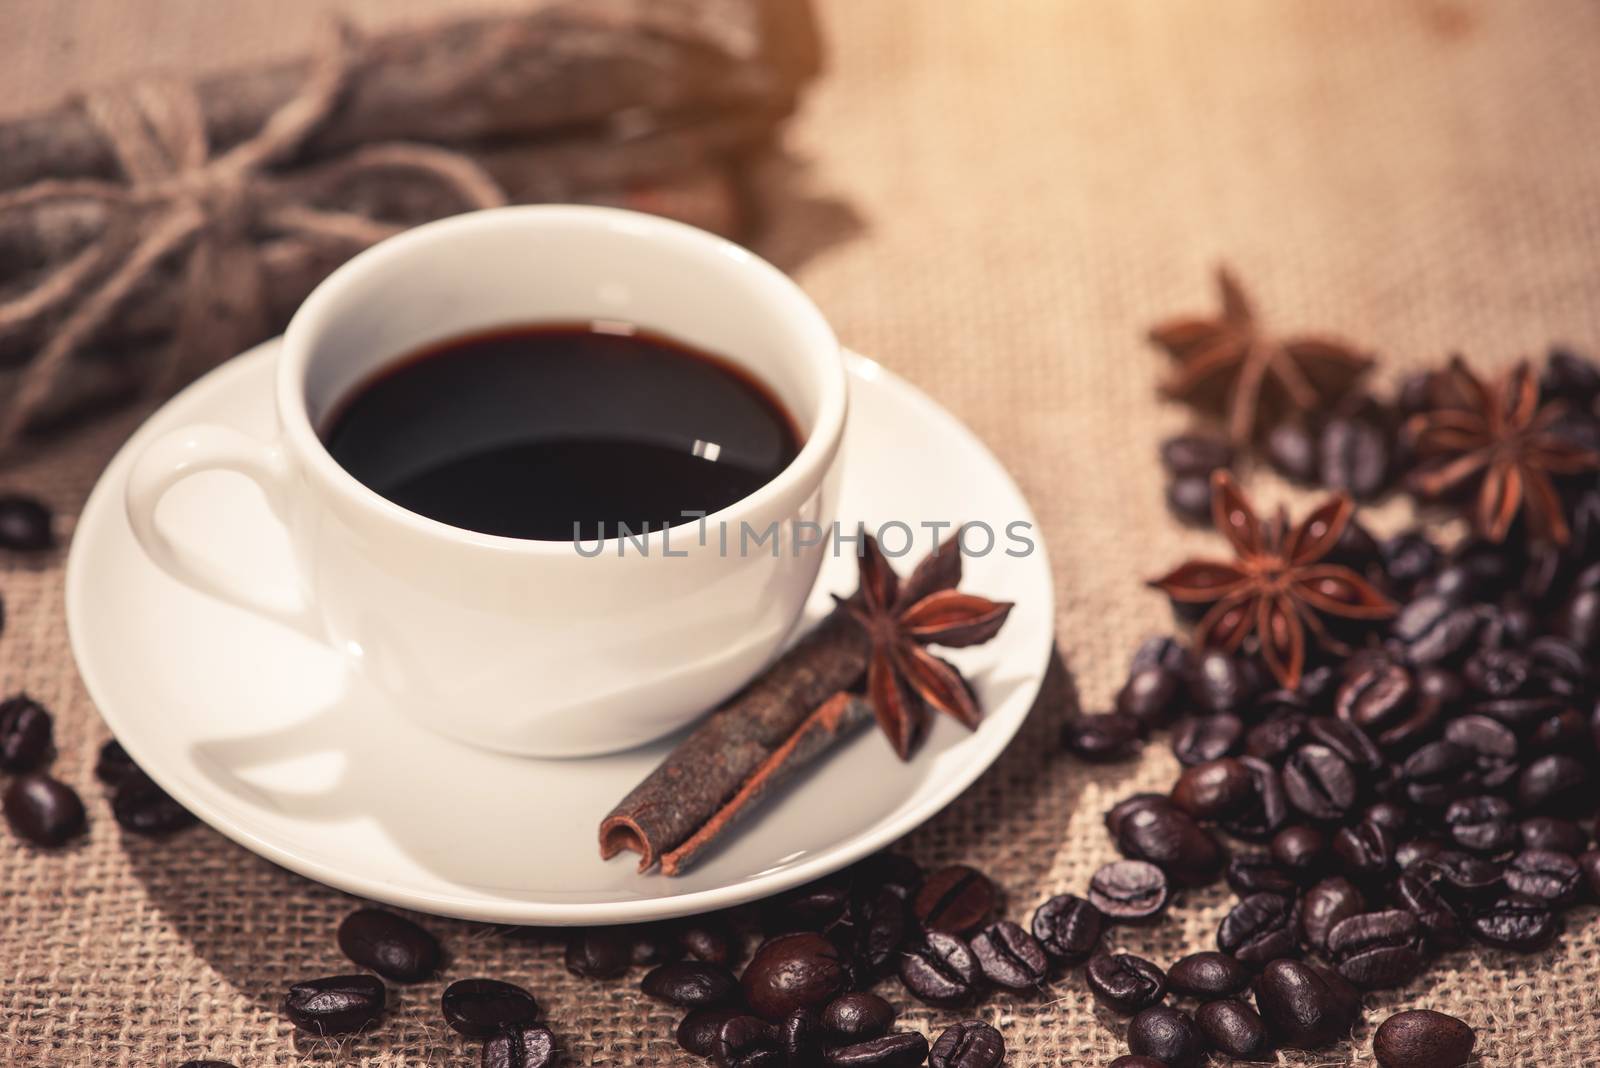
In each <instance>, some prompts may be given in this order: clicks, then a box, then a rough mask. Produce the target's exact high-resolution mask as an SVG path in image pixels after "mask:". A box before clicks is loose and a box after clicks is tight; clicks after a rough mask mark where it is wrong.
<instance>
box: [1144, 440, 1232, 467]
mask: <svg viewBox="0 0 1600 1068" xmlns="http://www.w3.org/2000/svg"><path fill="white" fill-rule="evenodd" d="M1232 463H1233V446H1231V445H1229V444H1228V443H1227V442H1226V441H1224V440H1223V439H1222V438H1216V437H1212V436H1211V435H1209V434H1179V435H1177V436H1176V437H1170V438H1168V439H1167V440H1166V441H1163V442H1162V443H1161V466H1162V467H1165V468H1166V469H1167V470H1168V471H1170V472H1171V473H1172V474H1174V475H1209V474H1211V472H1213V471H1215V470H1217V469H1218V468H1219V467H1227V466H1229V465H1230V464H1232Z"/></svg>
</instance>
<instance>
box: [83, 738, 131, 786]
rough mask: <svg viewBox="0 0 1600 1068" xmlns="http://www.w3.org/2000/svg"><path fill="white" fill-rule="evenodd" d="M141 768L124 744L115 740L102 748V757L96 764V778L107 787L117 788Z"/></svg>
mask: <svg viewBox="0 0 1600 1068" xmlns="http://www.w3.org/2000/svg"><path fill="white" fill-rule="evenodd" d="M138 770H139V766H138V765H137V764H135V763H134V762H133V758H132V757H130V756H128V753H127V750H125V749H123V748H122V743H121V742H119V741H117V740H116V739H115V738H113V739H111V740H110V741H108V742H107V743H106V744H105V745H102V746H101V747H100V756H99V757H98V758H97V759H96V760H95V763H94V777H95V778H97V779H99V780H100V781H101V782H103V783H105V784H106V785H107V786H116V785H117V784H118V783H120V782H121V781H122V780H123V779H125V778H127V777H128V775H129V774H130V773H132V772H135V771H138Z"/></svg>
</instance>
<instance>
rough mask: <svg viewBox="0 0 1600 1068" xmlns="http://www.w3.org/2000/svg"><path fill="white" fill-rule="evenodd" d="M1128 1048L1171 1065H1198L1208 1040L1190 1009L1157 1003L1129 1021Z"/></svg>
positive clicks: (1180, 1067) (1178, 1067)
mask: <svg viewBox="0 0 1600 1068" xmlns="http://www.w3.org/2000/svg"><path fill="white" fill-rule="evenodd" d="M1128 1050H1129V1052H1131V1053H1133V1054H1134V1055H1136V1056H1139V1057H1151V1058H1154V1059H1155V1060H1157V1061H1160V1062H1161V1063H1162V1064H1164V1065H1166V1066H1167V1068H1195V1066H1196V1065H1198V1064H1199V1063H1200V1058H1201V1057H1203V1056H1204V1055H1205V1050H1206V1041H1205V1037H1204V1036H1203V1035H1202V1034H1201V1033H1200V1028H1199V1026H1198V1025H1196V1024H1195V1022H1194V1018H1193V1017H1191V1016H1190V1015H1189V1014H1188V1013H1186V1012H1182V1011H1180V1010H1178V1009H1170V1008H1168V1007H1167V1006H1165V1005H1155V1006H1152V1007H1151V1008H1148V1009H1145V1010H1144V1011H1143V1012H1141V1013H1140V1014H1139V1015H1137V1016H1135V1017H1134V1018H1133V1021H1132V1022H1131V1023H1129V1024H1128Z"/></svg>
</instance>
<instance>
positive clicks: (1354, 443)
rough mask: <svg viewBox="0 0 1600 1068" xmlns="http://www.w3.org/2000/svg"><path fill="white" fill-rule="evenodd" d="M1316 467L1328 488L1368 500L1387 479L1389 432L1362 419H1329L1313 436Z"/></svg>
mask: <svg viewBox="0 0 1600 1068" xmlns="http://www.w3.org/2000/svg"><path fill="white" fill-rule="evenodd" d="M1317 469H1318V472H1319V474H1320V476H1321V479H1322V484H1323V485H1324V486H1327V487H1328V488H1329V489H1333V490H1344V491H1345V492H1347V493H1349V494H1350V495H1351V496H1352V497H1355V498H1356V499H1357V500H1369V499H1370V498H1372V497H1375V496H1377V495H1378V494H1379V493H1380V492H1381V491H1382V490H1383V488H1384V486H1385V485H1387V484H1388V481H1389V435H1388V434H1387V433H1386V432H1385V431H1384V429H1383V428H1382V427H1380V426H1378V425H1377V424H1375V423H1372V422H1370V421H1368V420H1366V419H1360V418H1344V417H1339V416H1336V417H1334V418H1332V419H1329V420H1328V421H1327V422H1326V423H1324V424H1323V426H1322V434H1321V436H1320V437H1319V438H1318V440H1317Z"/></svg>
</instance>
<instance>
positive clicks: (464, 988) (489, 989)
mask: <svg viewBox="0 0 1600 1068" xmlns="http://www.w3.org/2000/svg"><path fill="white" fill-rule="evenodd" d="M356 978H360V979H371V977H370V976H357V977H356ZM372 981H373V982H377V980H372ZM381 985H382V984H379V986H380V987H381ZM378 1007H379V1008H380V1009H381V1008H382V1007H383V999H382V996H381V995H380V996H379V999H378ZM439 1008H440V1010H441V1011H442V1012H443V1013H444V1022H445V1023H447V1024H449V1025H450V1026H451V1028H453V1029H454V1030H456V1031H458V1032H459V1033H461V1034H463V1035H466V1036H467V1037H468V1038H489V1037H490V1036H492V1035H494V1034H495V1033H497V1032H498V1031H500V1030H501V1029H502V1028H506V1027H525V1026H527V1025H529V1024H532V1023H534V1022H535V1021H537V1020H538V1018H539V1003H538V1002H537V1001H535V1000H534V999H533V995H532V994H530V993H528V992H527V991H526V990H524V989H522V987H520V986H516V985H514V984H512V983H504V982H501V981H500V980H499V979H457V980H456V981H455V982H453V983H451V984H450V985H449V986H447V987H445V988H444V994H443V995H442V996H441V997H440V999H439Z"/></svg>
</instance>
